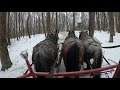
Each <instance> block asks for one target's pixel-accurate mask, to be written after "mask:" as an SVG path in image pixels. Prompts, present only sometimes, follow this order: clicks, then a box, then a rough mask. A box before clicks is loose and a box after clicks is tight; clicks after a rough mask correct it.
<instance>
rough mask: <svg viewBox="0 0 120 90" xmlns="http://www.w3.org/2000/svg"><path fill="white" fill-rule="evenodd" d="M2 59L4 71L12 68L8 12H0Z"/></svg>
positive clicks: (0, 49) (0, 52) (0, 54)
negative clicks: (8, 41) (8, 43)
mask: <svg viewBox="0 0 120 90" xmlns="http://www.w3.org/2000/svg"><path fill="white" fill-rule="evenodd" d="M0 58H1V64H2V69H1V70H2V71H5V69H8V68H10V67H11V65H12V62H11V60H10V57H9V53H8V49H7V40H6V12H0Z"/></svg>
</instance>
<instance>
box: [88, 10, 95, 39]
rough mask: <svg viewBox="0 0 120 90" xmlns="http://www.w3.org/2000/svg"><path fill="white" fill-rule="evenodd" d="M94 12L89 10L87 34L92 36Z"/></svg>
mask: <svg viewBox="0 0 120 90" xmlns="http://www.w3.org/2000/svg"><path fill="white" fill-rule="evenodd" d="M94 22H95V12H89V35H90V36H91V37H94Z"/></svg>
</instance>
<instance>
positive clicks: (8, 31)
mask: <svg viewBox="0 0 120 90" xmlns="http://www.w3.org/2000/svg"><path fill="white" fill-rule="evenodd" d="M7 15H8V16H7V17H8V18H7V20H8V21H7V41H8V45H11V42H10V26H9V24H10V22H9V21H10V18H9V17H10V12H8V13H7Z"/></svg>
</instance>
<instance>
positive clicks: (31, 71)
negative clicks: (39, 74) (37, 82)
mask: <svg viewBox="0 0 120 90" xmlns="http://www.w3.org/2000/svg"><path fill="white" fill-rule="evenodd" d="M25 61H26V64H27V66H28V70H29V71H30V75H31V76H32V77H33V78H36V75H35V74H34V72H33V69H32V67H31V65H30V63H29V61H28V59H27V58H26V60H25Z"/></svg>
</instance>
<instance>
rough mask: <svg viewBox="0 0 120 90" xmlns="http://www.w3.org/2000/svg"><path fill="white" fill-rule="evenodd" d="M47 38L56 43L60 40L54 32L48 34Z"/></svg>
mask: <svg viewBox="0 0 120 90" xmlns="http://www.w3.org/2000/svg"><path fill="white" fill-rule="evenodd" d="M46 40H50V41H51V42H53V43H54V44H55V45H56V44H57V42H58V39H57V38H56V37H55V36H54V35H53V34H52V33H50V34H48V35H47V37H46Z"/></svg>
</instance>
